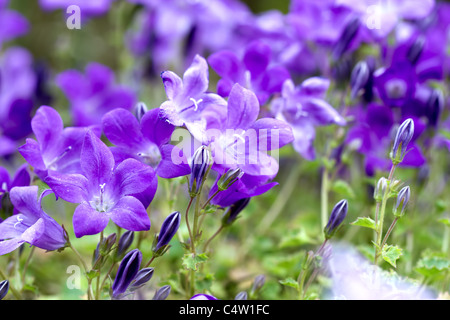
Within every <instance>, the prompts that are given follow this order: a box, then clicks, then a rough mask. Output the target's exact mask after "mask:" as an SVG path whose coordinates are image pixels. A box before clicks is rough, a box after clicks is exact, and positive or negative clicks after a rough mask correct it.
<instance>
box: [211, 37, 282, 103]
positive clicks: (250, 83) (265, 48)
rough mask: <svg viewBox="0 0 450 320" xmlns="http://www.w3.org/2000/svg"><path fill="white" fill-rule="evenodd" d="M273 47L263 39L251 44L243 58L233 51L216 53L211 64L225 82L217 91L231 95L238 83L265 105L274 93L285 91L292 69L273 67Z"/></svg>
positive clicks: (221, 82) (279, 66)
mask: <svg viewBox="0 0 450 320" xmlns="http://www.w3.org/2000/svg"><path fill="white" fill-rule="evenodd" d="M271 60H272V56H271V49H270V46H269V45H267V44H265V43H264V42H262V41H260V40H255V41H253V42H251V43H250V44H249V45H248V46H247V47H246V50H245V52H244V55H243V57H242V59H240V58H239V57H238V56H237V55H236V54H235V53H234V52H233V51H231V50H223V51H219V52H215V53H213V54H212V55H211V56H210V57H209V58H208V62H209V64H210V65H211V67H212V68H213V69H214V70H215V71H216V72H217V74H218V75H219V76H220V77H221V79H220V80H219V81H218V83H217V92H218V94H219V95H221V96H223V97H227V96H228V95H229V94H230V91H231V88H232V87H233V85H234V84H235V83H239V84H240V85H241V86H243V87H244V88H247V89H250V90H252V91H253V92H254V93H255V94H256V96H257V97H258V100H259V103H260V104H261V105H263V104H264V103H266V101H267V100H268V99H269V98H270V97H271V95H272V94H274V93H279V92H281V87H282V85H283V82H284V81H285V80H287V79H288V78H290V75H289V72H288V70H287V69H286V68H285V67H283V66H281V65H272V64H271V63H272V61H271Z"/></svg>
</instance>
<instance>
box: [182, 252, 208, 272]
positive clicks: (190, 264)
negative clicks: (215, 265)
mask: <svg viewBox="0 0 450 320" xmlns="http://www.w3.org/2000/svg"><path fill="white" fill-rule="evenodd" d="M206 260H208V257H207V256H206V254H205V253H201V254H193V253H187V254H185V255H184V256H183V262H182V264H183V266H184V267H185V268H186V269H189V270H194V271H197V266H198V265H199V264H200V263H204V262H205V261H206Z"/></svg>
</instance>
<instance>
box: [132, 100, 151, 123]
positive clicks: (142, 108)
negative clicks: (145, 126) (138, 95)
mask: <svg viewBox="0 0 450 320" xmlns="http://www.w3.org/2000/svg"><path fill="white" fill-rule="evenodd" d="M147 111H148V108H147V105H146V104H145V103H144V102H138V103H137V104H136V107H135V108H134V115H135V117H136V118H137V119H138V121H139V122H141V119H142V117H143V116H144V114H145V113H146V112H147Z"/></svg>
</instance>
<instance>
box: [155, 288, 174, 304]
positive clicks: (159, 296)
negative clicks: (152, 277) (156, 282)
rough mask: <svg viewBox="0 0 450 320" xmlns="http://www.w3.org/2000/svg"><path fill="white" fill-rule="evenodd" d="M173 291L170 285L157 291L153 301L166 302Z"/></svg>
mask: <svg viewBox="0 0 450 320" xmlns="http://www.w3.org/2000/svg"><path fill="white" fill-rule="evenodd" d="M171 289H172V287H171V286H169V285H165V286H163V287H161V288H159V289H158V290H156V292H155V295H154V296H153V299H152V300H166V299H167V297H168V296H169V294H170V290H171Z"/></svg>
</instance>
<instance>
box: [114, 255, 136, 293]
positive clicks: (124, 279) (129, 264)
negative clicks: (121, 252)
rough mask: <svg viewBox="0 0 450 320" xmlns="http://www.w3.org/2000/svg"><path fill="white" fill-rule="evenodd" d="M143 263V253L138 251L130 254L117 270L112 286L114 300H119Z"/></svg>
mask: <svg viewBox="0 0 450 320" xmlns="http://www.w3.org/2000/svg"><path fill="white" fill-rule="evenodd" d="M141 261H142V253H141V252H140V251H139V250H138V249H134V250H132V251H130V252H128V253H127V254H126V255H125V257H124V258H123V260H122V262H121V263H120V265H119V269H118V270H117V274H116V278H115V279H114V283H113V285H112V291H113V298H119V297H120V296H121V295H122V294H123V293H125V291H126V290H127V289H128V286H129V285H130V284H131V282H132V281H133V280H134V279H135V278H136V275H137V274H138V272H139V268H140V265H141Z"/></svg>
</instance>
